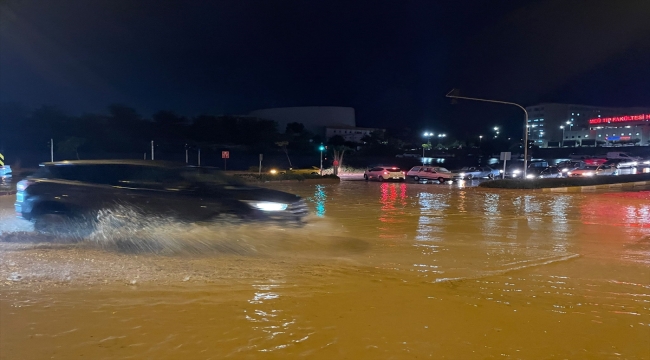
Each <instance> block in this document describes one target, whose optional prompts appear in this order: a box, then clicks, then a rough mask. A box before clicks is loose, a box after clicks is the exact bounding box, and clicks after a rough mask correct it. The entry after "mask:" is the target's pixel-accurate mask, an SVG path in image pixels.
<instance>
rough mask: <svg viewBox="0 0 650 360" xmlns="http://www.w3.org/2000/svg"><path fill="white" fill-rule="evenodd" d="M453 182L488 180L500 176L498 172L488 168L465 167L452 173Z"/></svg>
mask: <svg viewBox="0 0 650 360" xmlns="http://www.w3.org/2000/svg"><path fill="white" fill-rule="evenodd" d="M452 173H453V174H454V180H472V179H481V178H489V179H492V178H494V177H497V176H499V175H500V173H499V170H496V169H492V168H491V167H489V166H466V167H463V168H460V170H456V171H452Z"/></svg>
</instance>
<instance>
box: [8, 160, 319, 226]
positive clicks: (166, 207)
mask: <svg viewBox="0 0 650 360" xmlns="http://www.w3.org/2000/svg"><path fill="white" fill-rule="evenodd" d="M14 206H15V209H16V213H17V214H18V215H19V216H20V217H23V218H24V219H27V220H32V221H34V227H35V229H36V230H39V231H46V232H47V231H48V230H49V229H51V228H53V227H55V226H56V224H61V223H62V222H65V223H68V222H69V221H70V220H78V221H81V220H86V222H92V220H94V219H96V218H97V215H98V214H99V213H100V212H101V211H102V210H111V209H116V208H117V209H124V208H126V209H132V210H135V211H134V212H129V213H135V214H138V215H142V216H144V217H145V219H146V218H147V217H150V216H164V217H169V218H173V219H174V220H180V221H188V222H202V221H213V220H215V219H220V218H222V217H224V216H227V217H228V218H229V219H231V218H233V217H234V218H237V219H244V220H271V221H280V222H287V223H292V224H300V223H302V222H303V220H304V217H305V216H306V215H307V213H308V210H307V205H306V203H305V201H304V200H302V199H301V198H300V197H299V196H297V195H293V194H289V193H285V192H281V191H276V190H270V189H263V188H258V187H253V186H249V185H245V184H244V183H242V182H240V181H238V180H237V179H236V178H233V177H230V176H226V175H225V174H223V173H222V172H220V171H218V170H214V169H209V168H201V167H188V166H185V165H184V164H175V163H166V162H157V161H144V160H98V161H84V160H82V161H63V162H54V163H44V164H41V166H40V169H39V170H38V171H37V172H36V173H34V175H32V176H30V177H28V178H27V179H25V180H22V181H20V182H19V183H18V185H17V192H16V203H15V205H14Z"/></svg>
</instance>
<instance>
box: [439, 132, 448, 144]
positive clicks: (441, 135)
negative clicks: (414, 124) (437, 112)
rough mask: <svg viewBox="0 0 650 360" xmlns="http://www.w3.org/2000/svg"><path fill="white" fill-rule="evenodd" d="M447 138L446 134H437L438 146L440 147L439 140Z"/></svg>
mask: <svg viewBox="0 0 650 360" xmlns="http://www.w3.org/2000/svg"><path fill="white" fill-rule="evenodd" d="M444 137H447V134H438V145H440V138H444Z"/></svg>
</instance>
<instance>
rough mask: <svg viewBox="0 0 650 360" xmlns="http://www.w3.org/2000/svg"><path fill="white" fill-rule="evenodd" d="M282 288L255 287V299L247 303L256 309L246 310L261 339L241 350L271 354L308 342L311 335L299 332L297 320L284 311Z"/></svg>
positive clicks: (258, 285)
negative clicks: (281, 298) (281, 297)
mask: <svg viewBox="0 0 650 360" xmlns="http://www.w3.org/2000/svg"><path fill="white" fill-rule="evenodd" d="M280 287H281V285H280V284H276V283H275V282H273V281H272V283H267V284H255V285H253V288H254V292H253V297H252V298H251V299H249V300H248V303H249V304H251V305H253V306H254V307H253V308H252V309H251V308H247V309H244V314H245V315H244V317H245V319H246V320H247V321H248V322H250V323H251V325H252V326H251V328H252V330H253V332H260V333H261V336H259V337H252V338H251V339H250V340H249V341H248V345H247V346H245V348H244V349H240V350H239V351H241V350H254V351H259V352H272V351H277V350H281V349H284V348H287V347H289V346H291V345H292V344H296V343H300V342H303V341H305V340H307V339H308V338H309V335H310V334H305V333H302V332H301V329H299V328H296V322H297V319H296V317H294V316H292V315H290V314H289V313H288V312H287V311H286V310H284V309H282V307H281V306H280V305H281V302H280V293H279V290H280Z"/></svg>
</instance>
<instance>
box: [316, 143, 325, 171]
mask: <svg viewBox="0 0 650 360" xmlns="http://www.w3.org/2000/svg"><path fill="white" fill-rule="evenodd" d="M318 150H320V176H323V150H325V146H323V144H320V146H319V147H318Z"/></svg>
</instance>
